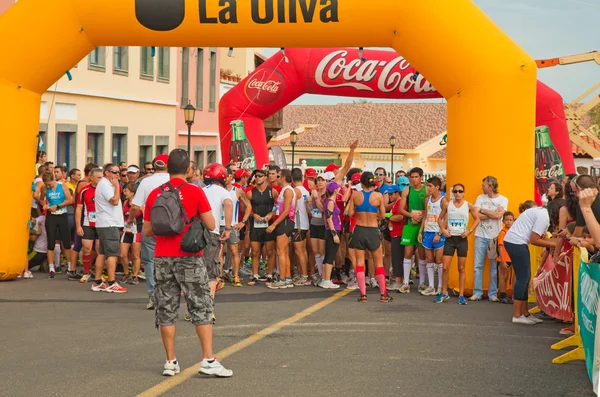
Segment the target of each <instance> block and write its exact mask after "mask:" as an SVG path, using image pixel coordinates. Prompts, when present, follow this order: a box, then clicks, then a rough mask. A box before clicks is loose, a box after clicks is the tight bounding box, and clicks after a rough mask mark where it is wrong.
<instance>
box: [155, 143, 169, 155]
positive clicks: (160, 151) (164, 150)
mask: <svg viewBox="0 0 600 397" xmlns="http://www.w3.org/2000/svg"><path fill="white" fill-rule="evenodd" d="M163 153H169V146H167V145H156V155H157V156H158V155H159V154H163Z"/></svg>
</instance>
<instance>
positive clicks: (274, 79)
mask: <svg viewBox="0 0 600 397" xmlns="http://www.w3.org/2000/svg"><path fill="white" fill-rule="evenodd" d="M283 87H284V80H283V76H282V75H281V73H279V72H278V71H277V70H275V69H272V68H268V67H266V68H261V69H260V70H258V71H257V72H256V73H254V74H253V75H252V76H250V77H249V78H248V81H247V82H246V87H244V92H245V93H246V97H247V98H248V100H249V101H250V102H252V103H256V104H258V105H262V106H265V105H269V104H271V103H273V102H275V101H277V100H278V99H279V98H281V96H282V95H283Z"/></svg>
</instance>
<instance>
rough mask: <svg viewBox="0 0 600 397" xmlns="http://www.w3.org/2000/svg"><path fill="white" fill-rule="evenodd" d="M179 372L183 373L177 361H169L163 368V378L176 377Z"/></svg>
mask: <svg viewBox="0 0 600 397" xmlns="http://www.w3.org/2000/svg"><path fill="white" fill-rule="evenodd" d="M179 372H181V368H179V363H178V362H177V360H174V361H172V362H168V361H167V362H166V363H165V366H164V367H163V376H175V375H177V374H178V373H179Z"/></svg>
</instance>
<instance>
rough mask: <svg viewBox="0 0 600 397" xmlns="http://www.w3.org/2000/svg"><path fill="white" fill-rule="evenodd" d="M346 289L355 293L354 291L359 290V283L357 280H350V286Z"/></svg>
mask: <svg viewBox="0 0 600 397" xmlns="http://www.w3.org/2000/svg"><path fill="white" fill-rule="evenodd" d="M346 288H347V289H349V290H352V291H354V290H356V289H358V283H357V282H356V280H350V281H349V282H348V285H347V286H346Z"/></svg>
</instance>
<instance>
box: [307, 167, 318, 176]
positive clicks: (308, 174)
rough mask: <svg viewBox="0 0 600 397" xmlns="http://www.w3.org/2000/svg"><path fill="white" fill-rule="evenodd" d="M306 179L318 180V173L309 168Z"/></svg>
mask: <svg viewBox="0 0 600 397" xmlns="http://www.w3.org/2000/svg"><path fill="white" fill-rule="evenodd" d="M306 177H307V178H316V177H317V171H316V170H315V169H314V168H307V169H306Z"/></svg>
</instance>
